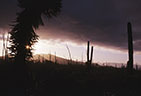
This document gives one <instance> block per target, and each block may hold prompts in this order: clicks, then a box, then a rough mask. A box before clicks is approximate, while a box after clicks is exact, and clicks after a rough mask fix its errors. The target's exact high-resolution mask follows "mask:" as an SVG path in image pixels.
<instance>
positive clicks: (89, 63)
mask: <svg viewBox="0 0 141 96" xmlns="http://www.w3.org/2000/svg"><path fill="white" fill-rule="evenodd" d="M89 48H90V41H88V44H87V62H86V63H87V65H88V67H90V66H91V64H92V59H93V46H92V47H91V57H90V58H89V55H90V54H89V53H90V51H89Z"/></svg>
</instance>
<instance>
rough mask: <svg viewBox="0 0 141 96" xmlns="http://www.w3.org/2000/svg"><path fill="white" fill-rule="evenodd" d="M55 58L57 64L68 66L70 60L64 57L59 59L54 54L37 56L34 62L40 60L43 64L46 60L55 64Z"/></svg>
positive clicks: (34, 57)
mask: <svg viewBox="0 0 141 96" xmlns="http://www.w3.org/2000/svg"><path fill="white" fill-rule="evenodd" d="M55 57H56V62H57V63H59V64H68V60H67V59H65V58H62V57H58V56H55V55H52V54H36V55H34V56H33V59H34V60H40V61H41V62H42V61H44V60H48V61H52V62H55Z"/></svg>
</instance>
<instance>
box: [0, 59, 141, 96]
mask: <svg viewBox="0 0 141 96" xmlns="http://www.w3.org/2000/svg"><path fill="white" fill-rule="evenodd" d="M13 66H14V63H13V64H12V63H11V62H7V63H4V64H0V68H1V69H0V70H1V71H2V73H3V74H2V75H1V76H2V77H1V78H2V79H0V83H1V87H3V88H2V89H3V90H4V88H10V89H9V90H11V91H12V92H13V91H14V90H20V87H19V86H20V85H19V84H20V83H21V82H22V81H18V80H20V75H21V73H19V72H20V70H19V72H18V73H17V72H16V71H15V67H13ZM27 68H28V74H29V77H28V79H27V80H26V83H24V85H25V86H26V88H27V90H26V91H27V93H26V95H24V96H30V95H31V94H32V96H78V95H82V96H140V95H141V92H140V88H141V82H140V81H141V71H137V70H134V71H133V72H132V73H129V71H128V70H127V69H125V68H114V67H102V66H99V65H92V66H91V70H90V71H88V70H87V66H86V65H81V64H71V65H70V64H69V65H67V64H55V63H53V62H49V61H46V62H43V63H41V62H34V63H33V62H28V64H27ZM4 80H6V81H4ZM5 90H6V89H5ZM11 91H9V94H12V92H11ZM3 92H5V91H3ZM10 92H11V93H10ZM13 93H14V92H13ZM5 94H6V93H5ZM29 94H30V95H29ZM2 96H4V95H2Z"/></svg>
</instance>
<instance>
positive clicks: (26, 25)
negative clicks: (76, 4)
mask: <svg viewBox="0 0 141 96" xmlns="http://www.w3.org/2000/svg"><path fill="white" fill-rule="evenodd" d="M18 2H19V4H18V6H19V7H20V8H21V9H22V11H21V12H20V13H17V18H16V20H15V23H14V24H13V25H12V30H11V32H10V35H11V37H10V42H11V47H10V48H9V49H10V50H11V57H14V58H15V60H16V61H20V62H25V61H26V60H28V59H29V58H31V57H32V49H33V48H32V45H33V44H34V43H35V42H37V40H38V35H37V34H36V33H35V29H38V27H39V25H43V21H42V17H41V16H42V14H44V15H46V16H47V18H51V17H53V16H56V15H57V14H58V13H59V12H60V9H61V0H18Z"/></svg>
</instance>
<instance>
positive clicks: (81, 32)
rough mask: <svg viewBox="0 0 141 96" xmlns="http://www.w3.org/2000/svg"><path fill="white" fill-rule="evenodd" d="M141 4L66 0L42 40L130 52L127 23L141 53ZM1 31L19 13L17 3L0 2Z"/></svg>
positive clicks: (122, 0)
mask: <svg viewBox="0 0 141 96" xmlns="http://www.w3.org/2000/svg"><path fill="white" fill-rule="evenodd" d="M140 5H141V1H140V0H63V7H62V12H61V14H60V15H59V16H57V17H56V18H53V19H50V20H48V19H47V18H46V17H45V16H43V19H44V23H45V25H44V26H43V27H40V29H39V30H37V33H38V34H39V36H40V38H41V39H52V40H59V41H60V42H63V41H71V42H75V43H78V44H83V43H86V42H87V41H88V40H90V41H91V42H92V43H93V44H95V45H98V46H103V47H108V48H114V49H119V50H126V49H127V22H129V21H130V22H131V23H132V25H133V38H134V48H135V50H136V51H140V50H141V12H140V9H141V6H140ZM0 6H1V7H0V14H1V15H0V29H4V28H9V27H8V24H10V23H11V21H12V20H14V18H16V12H18V11H19V10H18V7H17V2H16V0H1V1H0Z"/></svg>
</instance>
